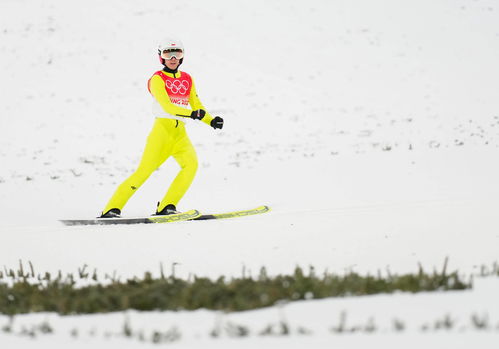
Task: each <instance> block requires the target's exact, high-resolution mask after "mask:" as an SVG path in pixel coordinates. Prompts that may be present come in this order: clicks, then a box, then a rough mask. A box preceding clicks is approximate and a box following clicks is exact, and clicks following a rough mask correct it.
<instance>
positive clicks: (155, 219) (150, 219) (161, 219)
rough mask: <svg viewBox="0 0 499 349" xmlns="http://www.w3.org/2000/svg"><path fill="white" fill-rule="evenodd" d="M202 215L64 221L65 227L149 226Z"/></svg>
mask: <svg viewBox="0 0 499 349" xmlns="http://www.w3.org/2000/svg"><path fill="white" fill-rule="evenodd" d="M200 216H201V213H200V212H199V211H198V210H190V211H186V212H181V213H176V214H171V215H166V216H149V217H136V218H94V219H63V220H61V222H62V223H63V224H65V225H112V224H149V223H171V222H180V221H188V220H192V219H196V218H197V217H200Z"/></svg>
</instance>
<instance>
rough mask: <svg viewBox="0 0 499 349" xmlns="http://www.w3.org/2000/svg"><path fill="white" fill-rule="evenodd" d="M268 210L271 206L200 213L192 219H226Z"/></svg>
mask: <svg viewBox="0 0 499 349" xmlns="http://www.w3.org/2000/svg"><path fill="white" fill-rule="evenodd" d="M268 211H270V207H268V206H260V207H257V208H254V209H252V210H243V211H234V212H225V213H214V214H205V215H200V216H198V217H196V218H192V219H191V220H194V221H202V220H208V219H226V218H236V217H246V216H253V215H256V214H261V213H265V212H268Z"/></svg>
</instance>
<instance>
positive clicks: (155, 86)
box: [149, 75, 192, 116]
mask: <svg viewBox="0 0 499 349" xmlns="http://www.w3.org/2000/svg"><path fill="white" fill-rule="evenodd" d="M149 90H150V91H151V94H152V95H153V96H154V98H155V99H156V100H157V101H158V103H159V105H161V108H163V110H164V111H165V112H167V113H168V114H170V115H174V116H181V115H182V116H183V115H185V116H187V115H191V113H192V110H190V109H187V108H182V107H179V106H177V105H175V104H173V103H172V102H171V101H170V97H169V96H168V93H166V89H165V82H164V81H163V79H161V77H160V76H158V75H154V76H153V77H152V78H151V80H150V82H149Z"/></svg>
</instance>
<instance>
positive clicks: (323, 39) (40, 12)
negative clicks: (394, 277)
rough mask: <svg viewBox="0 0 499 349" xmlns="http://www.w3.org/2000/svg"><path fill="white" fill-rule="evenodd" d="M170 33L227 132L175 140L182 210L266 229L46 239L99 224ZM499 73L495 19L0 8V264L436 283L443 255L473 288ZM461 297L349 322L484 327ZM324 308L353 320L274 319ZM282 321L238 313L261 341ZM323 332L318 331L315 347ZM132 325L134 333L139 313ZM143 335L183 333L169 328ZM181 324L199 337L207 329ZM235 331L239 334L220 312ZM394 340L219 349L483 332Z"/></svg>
mask: <svg viewBox="0 0 499 349" xmlns="http://www.w3.org/2000/svg"><path fill="white" fill-rule="evenodd" d="M175 34H177V35H179V36H180V37H181V39H182V40H183V41H184V44H185V45H186V47H187V51H186V59H185V62H184V65H183V66H182V68H183V69H185V70H186V71H188V72H189V73H191V75H193V77H194V79H195V81H196V86H197V89H198V92H199V94H200V97H201V100H202V101H203V102H204V104H205V106H206V107H207V108H208V109H209V110H210V111H211V112H212V113H213V114H215V115H218V114H219V115H221V116H223V117H224V119H225V121H226V125H225V127H224V129H223V130H222V131H216V132H215V131H214V130H212V129H210V128H209V127H206V125H204V124H199V123H198V124H196V123H191V124H189V125H188V127H189V134H190V137H191V139H192V141H193V143H194V144H195V146H196V149H197V151H198V157H199V159H200V164H201V166H200V169H199V172H198V174H197V177H196V179H195V182H194V184H193V186H192V187H191V189H190V190H189V192H188V193H187V195H186V196H185V198H184V199H183V200H182V202H181V203H180V205H179V208H181V209H190V208H197V209H199V210H201V211H203V212H206V213H209V212H222V211H230V210H234V209H243V208H252V207H256V206H259V205H261V204H267V205H269V206H271V207H272V212H270V213H268V214H265V215H261V216H256V217H247V218H242V219H236V220H226V221H209V222H208V221H207V222H184V223H178V224H168V225H153V226H132V227H92V228H89V227H64V226H61V225H60V224H59V222H58V221H57V220H58V219H61V218H85V217H94V216H95V215H97V214H98V213H99V211H100V210H101V209H102V208H103V206H104V205H105V203H106V201H107V200H108V199H109V197H110V195H111V194H112V192H113V191H114V190H115V188H116V186H117V185H118V184H119V183H120V182H121V181H122V180H123V179H124V178H126V176H128V175H129V174H130V173H132V171H133V170H134V168H135V166H136V164H137V162H138V160H139V158H140V155H141V151H142V148H143V146H144V141H145V138H146V136H147V134H148V132H149V129H150V127H151V125H152V122H153V120H152V117H151V116H150V96H149V95H148V93H147V90H146V82H147V79H148V78H149V77H150V75H151V74H152V73H153V72H154V71H155V70H157V69H158V68H159V67H158V64H157V63H158V62H157V57H156V56H155V52H154V50H155V46H156V44H157V42H158V40H159V39H160V38H161V37H162V36H166V35H175ZM498 61H499V6H498V4H497V2H496V1H494V0H438V1H435V0H433V1H430V0H420V1H400V0H398V1H397V0H384V1H369V0H350V1H339V0H338V1H319V0H311V1H307V2H305V3H303V2H298V1H284V0H282V1H278V0H274V1H263V0H252V1H228V0H214V1H210V2H203V1H189V2H181V3H177V2H169V1H147V2H144V1H141V2H139V1H131V0H128V1H117V0H110V1H106V2H100V1H97V0H88V1H85V2H73V1H62V0H46V1H43V2H38V1H34V0H24V1H13V0H2V1H1V3H0V70H1V71H2V74H1V79H0V96H1V97H0V130H1V137H0V164H1V165H0V212H1V213H0V215H1V218H2V219H1V222H0V234H1V238H2V241H1V243H0V265H4V266H6V267H8V268H15V267H17V265H18V263H19V260H22V261H24V262H25V263H26V262H27V261H31V262H32V263H33V265H34V266H35V269H36V271H37V272H45V271H52V272H55V271H57V270H62V271H64V272H75V271H76V270H77V268H78V267H82V266H83V265H85V264H87V265H88V266H89V268H91V269H93V268H97V270H98V272H99V273H101V274H105V273H109V274H111V273H113V272H116V273H117V274H118V275H121V276H122V277H123V278H124V277H128V276H132V275H141V274H142V273H143V272H144V271H152V272H156V273H159V266H160V263H161V264H163V265H164V266H165V268H169V267H170V266H172V267H173V266H174V267H175V273H176V275H178V276H185V277H187V276H188V275H189V274H197V275H206V276H210V277H217V276H219V275H222V274H224V275H235V276H239V275H241V273H242V270H243V269H244V270H246V271H249V272H251V273H253V274H255V275H256V274H257V273H258V271H259V269H260V267H262V266H266V267H267V269H268V272H269V274H278V273H285V272H291V271H292V270H293V269H294V267H295V266H296V265H301V266H305V267H306V266H308V265H313V266H314V267H315V268H316V270H319V271H320V270H325V269H327V270H328V271H330V272H337V273H341V272H344V271H345V270H352V269H353V270H355V271H358V272H376V271H377V270H382V271H383V272H384V271H385V270H387V269H389V270H390V271H391V272H399V273H402V272H412V271H415V270H417V267H418V263H421V265H423V266H424V267H425V268H433V267H436V268H440V267H441V266H442V265H443V261H444V259H445V257H449V261H450V263H449V268H450V269H452V270H454V269H459V270H460V271H461V272H463V273H472V272H474V271H475V270H476V268H478V267H480V266H481V265H483V264H486V265H491V263H493V262H494V261H497V259H498V251H499V249H498V247H497V246H499V229H498V228H499V220H498V218H497V213H496V211H497V210H496V208H497V207H499V205H498V204H499V199H498V198H499V195H498V194H499V187H498V186H497V178H498V177H499V166H498V158H499V157H498V155H499V149H498V146H499V98H498V95H499V85H498V81H499V69H497V62H498ZM177 168H178V167H177V166H176V164H175V163H174V162H172V161H168V162H167V163H165V164H164V165H163V166H162V167H161V169H160V170H159V171H158V172H156V173H155V174H153V176H151V178H150V179H149V181H148V182H147V183H146V184H145V185H144V186H143V187H142V188H141V190H140V191H139V192H138V193H137V194H136V195H135V196H134V197H133V198H132V200H131V201H130V202H129V204H128V205H127V207H126V209H125V210H124V214H125V215H129V216H134V215H144V214H150V213H152V212H153V211H154V209H155V203H156V202H157V201H158V200H159V199H160V198H161V197H162V196H163V194H164V192H165V191H166V189H167V187H168V185H169V183H170V181H171V179H172V178H173V177H174V175H175V174H176V171H177ZM491 287H492V286H491ZM474 292H475V291H469V293H470V294H475V293H474ZM463 294H464V293H463ZM466 294H468V293H466ZM496 294H497V293H496ZM456 297H457V296H456ZM459 297H463V298H462V301H461V300H459V299H458V298H454V296H452V295H449V294H447V293H446V294H435V295H417V296H414V295H392V296H376V297H366V298H365V299H363V300H362V302H366V303H367V304H368V305H366V309H370V308H371V307H373V309H375V310H373V311H372V312H368V311H367V310H366V311H365V312H363V311H362V309H358V310H357V311H358V312H359V316H360V319H361V321H367V319H368V318H369V316H370V314H374V315H375V316H374V315H373V316H374V318H376V319H378V318H380V317H383V316H385V315H384V308H383V307H378V308H376V307H377V304H379V303H380V302H381V301H380V300H379V299H385V298H386V299H387V302H389V304H388V305H387V307H388V309H389V310H390V311H395V310H397V309H399V305H398V303H399V302H400V303H402V302H406V303H407V304H408V305H407V306H410V304H412V302H421V303H422V304H423V305H422V306H421V307H420V309H422V312H423V313H424V311H425V309H428V312H427V313H424V314H422V315H421V316H414V319H413V316H412V315H411V316H409V315H407V316H405V315H404V314H403V313H404V311H403V308H400V310H401V311H400V313H397V314H398V316H401V317H403V319H404V320H405V321H415V322H418V321H419V322H424V321H428V322H432V321H434V320H435V319H436V318H437V317H438V316H443V315H445V310H442V312H441V313H439V314H436V313H433V312H431V309H433V308H434V307H436V306H437V305H438V304H440V303H441V302H442V300H443V299H445V300H449V302H453V306H450V307H452V308H455V309H457V310H456V311H457V312H461V311H466V312H467V314H465V315H463V317H464V316H467V317H469V316H470V315H469V314H470V313H471V312H473V311H476V312H478V313H480V314H482V312H483V309H484V308H483V307H481V306H480V305H476V308H473V307H471V308H469V309H468V305H466V306H465V305H463V302H465V303H466V302H470V304H474V301H471V300H467V298H466V297H467V296H464V295H462V296H459ZM474 297H475V298H473V299H475V300H477V299H479V300H482V301H483V302H485V303H484V304H491V305H494V306H495V308H493V309H495V310H490V311H491V313H490V316H491V318H492V319H493V320H494V321H495V322H496V323H497V321H499V320H498V316H497V315H498V312H497V296H493V295H492V294H491V293H488V296H487V298H486V299H485V300H484V299H482V298H483V297H481V296H480V297H478V296H474ZM316 302H318V303H316ZM320 302H324V304H330V305H331V306H334V307H335V309H339V308H342V309H343V308H345V309H347V308H348V307H349V305H350V304H357V302H360V301H359V299H357V298H351V299H350V298H345V299H335V300H323V301H309V302H303V303H300V304H299V305H296V306H295V305H290V306H289V307H294V309H303V311H302V313H300V310H296V311H297V314H298V315H296V318H301V317H302V315H303V317H304V319H306V316H305V315H306V314H310V313H311V312H314V311H316V310H314V307H315V305H314V304H322V303H320ZM487 302H488V303H487ZM352 307H353V305H352ZM348 309H350V308H348ZM356 309H357V308H356ZM437 309H441V308H437ZM207 313H208V315H200V314H207ZM276 313H278V310H277V308H272V309H268V310H262V311H256V312H254V313H251V314H257V315H255V316H256V318H257V320H256V321H257V322H258V321H260V322H261V323H262V324H266V323H267V322H268V321H269V320H268V317H272V316H274V317H275V314H276ZM338 313H339V311H335V312H333V314H332V318H331V320H330V321H325V322H324V324H323V325H321V326H312V327H314V330H315V329H317V331H326V330H327V328H328V326H333V325H334V322H335V321H337V319H338V318H339V315H338ZM268 314H274V315H268ZM40 316H41V317H43V316H45V315H28V316H26V317H25V318H26V319H27V320H26V321H37V319H39V318H40ZM47 316H49V317H50V318H57V317H55V316H54V315H47ZM107 316H108V315H106V316H104V315H102V316H92V317H88V319H90V320H88V321H91V322H99V321H109V320H105V318H106V317H107ZM109 316H115V317H116V318H118V319H121V318H122V317H123V315H122V314H115V315H109ZM135 316H137V317H138V318H140V319H143V320H140V321H145V322H147V321H149V320H147V319H148V318H149V316H151V317H152V316H154V315H153V314H141V315H140V316H139V315H135V314H134V315H133V317H134V318H135ZM158 316H165V317H168V318H170V317H172V319H174V320H172V322H171V323H178V324H180V323H182V321H183V320H182V316H184V315H182V314H178V313H174V314H172V313H166V314H160V315H158ZM185 316H186V317H189V321H199V322H200V323H203V324H204V328H209V327H211V326H212V324H213V318H214V316H215V315H214V314H212V313H209V312H203V311H201V312H194V313H192V314H186V315H185ZM203 316H206V317H207V318H208V320H206V321H207V322H205V320H204V318H203ZM238 316H242V317H244V316H248V317H250V316H253V315H246V314H243V315H239V314H230V315H228V317H229V318H231V319H232V318H234V319H236V318H237V319H239V318H238ZM327 316H328V315H323V316H320V317H318V318H319V319H321V320H322V319H324V317H327ZM394 316H395V315H394ZM460 316H461V315H460ZM198 317H199V319H198ZM308 318H313V316H309V317H308ZM83 319H84V320H82V321H87V320H85V319H86V318H85V317H83ZM245 319H246V318H244V320H245ZM260 319H261V320H260ZM54 321H61V322H65V321H71V320H68V319H66V318H64V319H60V320H55V319H54ZM137 321H139V320H137ZM245 321H246V320H245ZM248 321H249V320H248ZM311 321H312V320H310V321H309V322H308V323H307V321H305V320H304V321H303V323H302V324H301V325H303V326H305V327H307V326H308V325H309V323H311ZM119 322H120V324H121V320H120V321H119ZM463 322H464V320H463ZM119 326H121V325H119ZM179 326H180V325H179ZM385 326H388V325H385ZM463 326H464V325H463ZM494 326H495V325H494ZM319 327H320V329H319ZM182 328H183V327H182ZM252 328H253V329H254V328H255V327H254V326H253V327H252ZM203 331H204V330H203ZM409 332H410V331H407V332H405V334H404V335H403V336H400V335H399V334H393V333H385V334H382V335H376V336H371V335H365V334H355V335H348V336H347V337H344V336H341V337H340V338H337V337H334V339H333V338H331V335H330V334H329V333H328V334H327V335H326V334H321V333H319V332H317V333H315V334H314V335H312V336H304V337H299V338H298V337H296V336H295V337H293V339H282V338H272V339H259V338H258V337H257V338H255V337H251V339H245V340H238V341H237V342H236V344H234V342H233V340H232V339H227V342H223V343H225V344H223V345H226V346H227V347H229V346H235V345H237V346H238V347H239V346H240V347H244V346H248V347H255V346H259V347H275V346H281V345H282V346H287V347H303V346H315V347H320V346H328V347H330V346H332V345H339V346H342V347H358V346H360V345H366V343H368V344H375V343H374V342H373V341H374V340H376V341H377V342H378V343H384V345H385V346H386V347H400V345H401V343H407V342H410V343H412V344H413V345H414V347H420V346H423V345H424V346H432V345H433V346H434V347H442V346H444V344H443V343H447V342H448V341H451V340H452V341H453V343H456V345H459V346H460V347H463V348H464V347H468V346H470V345H471V343H475V342H478V341H479V342H480V344H482V347H485V346H486V344H489V345H493V343H497V340H498V336H497V334H498V333H499V332H498V331H497V330H496V331H492V332H490V333H486V334H484V333H478V332H476V331H475V332H474V331H468V330H466V331H464V333H462V332H459V331H450V332H443V333H441V332H439V333H436V334H431V335H430V334H427V333H425V334H421V333H422V332H421V331H413V332H410V333H409ZM184 333H185V330H184ZM205 334H206V331H204V332H203V335H205ZM54 338H57V339H54ZM7 340H8V341H13V342H12V346H14V345H15V346H16V347H18V346H19V345H21V344H20V343H25V344H26V343H31V344H33V345H38V344H36V343H46V344H47V345H49V344H48V343H53V342H54V343H59V344H60V345H61V347H62V346H65V345H66V344H67V343H66V342H65V341H66V339H64V338H62V337H59V336H50V337H44V339H40V340H39V341H40V342H38V341H35V342H31V341H30V340H28V342H26V339H25V338H22V339H19V338H17V337H12V336H7V337H5V336H2V335H0V343H1V341H7ZM439 341H440V342H439ZM71 343H72V344H71V345H83V344H82V343H85V344H84V345H88V344H89V343H100V342H98V341H97V342H94V339H88V340H85V341H83V342H79V341H74V342H71ZM78 343H79V344H78ZM103 343H105V344H106V345H107V344H108V342H107V341H105V342H103ZM113 343H119V344H117V345H120V346H123V347H126V346H137V345H143V344H141V343H139V342H133V341H132V342H131V341H126V343H128V344H125V343H122V341H121V340H118V342H113ZM221 343H222V342H221V341H220V340H212V339H206V340H204V339H203V340H201V341H200V342H197V339H196V335H195V334H193V335H192V336H191V337H188V338H183V339H182V340H181V341H180V342H177V343H176V344H175V345H177V346H182V345H185V346H194V347H199V346H210V345H212V346H217V347H220V346H222V344H221ZM467 344H470V345H467ZM2 347H3V346H2ZM490 347H492V346H490Z"/></svg>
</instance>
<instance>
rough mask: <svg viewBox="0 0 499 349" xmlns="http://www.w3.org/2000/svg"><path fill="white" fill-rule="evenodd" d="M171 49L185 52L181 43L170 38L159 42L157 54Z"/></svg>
mask: <svg viewBox="0 0 499 349" xmlns="http://www.w3.org/2000/svg"><path fill="white" fill-rule="evenodd" d="M172 49H180V50H182V51H184V52H185V50H184V44H182V41H180V40H177V39H172V38H166V39H163V40H161V43H160V44H159V45H158V53H159V54H161V52H163V51H164V50H172Z"/></svg>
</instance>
